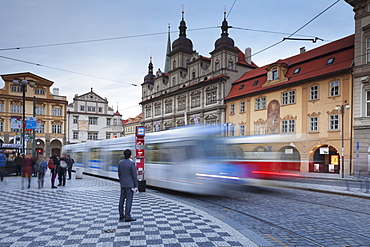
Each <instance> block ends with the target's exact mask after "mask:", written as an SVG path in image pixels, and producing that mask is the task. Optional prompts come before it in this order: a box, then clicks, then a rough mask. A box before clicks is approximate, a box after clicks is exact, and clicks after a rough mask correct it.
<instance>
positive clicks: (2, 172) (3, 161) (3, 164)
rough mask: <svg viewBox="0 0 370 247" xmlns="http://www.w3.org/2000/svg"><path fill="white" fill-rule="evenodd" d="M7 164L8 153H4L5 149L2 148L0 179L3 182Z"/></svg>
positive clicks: (0, 151)
mask: <svg viewBox="0 0 370 247" xmlns="http://www.w3.org/2000/svg"><path fill="white" fill-rule="evenodd" d="M5 165H6V155H5V154H4V152H3V150H0V181H1V182H2V181H3V180H4V173H5Z"/></svg>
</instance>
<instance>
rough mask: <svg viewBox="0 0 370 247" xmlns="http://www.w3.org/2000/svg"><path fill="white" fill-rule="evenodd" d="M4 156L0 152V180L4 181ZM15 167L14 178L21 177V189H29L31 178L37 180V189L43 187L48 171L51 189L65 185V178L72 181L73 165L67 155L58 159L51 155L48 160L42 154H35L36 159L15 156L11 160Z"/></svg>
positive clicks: (72, 161) (55, 155) (26, 156)
mask: <svg viewBox="0 0 370 247" xmlns="http://www.w3.org/2000/svg"><path fill="white" fill-rule="evenodd" d="M6 160H7V158H6V155H5V154H4V153H3V152H0V180H1V181H3V180H4V174H5V166H6ZM13 162H14V164H15V167H16V176H19V175H21V177H22V181H21V184H22V189H25V188H26V187H27V188H28V189H29V188H31V180H32V179H31V178H32V177H36V178H37V186H38V188H39V189H41V188H43V187H44V184H45V174H47V172H48V170H49V171H50V173H51V188H53V189H55V188H58V187H57V186H65V185H66V176H67V175H68V179H69V180H70V179H72V167H73V164H74V160H73V158H71V157H70V156H69V155H66V154H63V155H62V157H58V155H57V154H53V155H52V156H51V157H50V159H49V160H46V158H45V157H44V156H43V155H42V154H37V156H36V157H32V156H29V155H23V154H21V155H18V154H17V155H16V157H15V158H14V159H13ZM57 176H58V181H59V184H58V185H55V180H56V178H57Z"/></svg>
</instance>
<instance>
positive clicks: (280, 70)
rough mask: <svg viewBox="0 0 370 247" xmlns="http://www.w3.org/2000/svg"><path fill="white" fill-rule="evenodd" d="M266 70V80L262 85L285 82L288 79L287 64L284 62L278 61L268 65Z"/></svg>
mask: <svg viewBox="0 0 370 247" xmlns="http://www.w3.org/2000/svg"><path fill="white" fill-rule="evenodd" d="M266 70H267V81H266V83H265V84H264V85H263V86H262V87H265V86H270V85H273V84H277V83H281V82H285V81H287V80H288V78H286V74H287V71H288V64H286V63H279V62H277V63H273V64H271V65H270V66H268V67H267V68H266Z"/></svg>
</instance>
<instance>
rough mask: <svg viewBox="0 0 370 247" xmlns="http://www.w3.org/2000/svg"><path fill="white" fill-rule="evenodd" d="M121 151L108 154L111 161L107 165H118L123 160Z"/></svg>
mask: <svg viewBox="0 0 370 247" xmlns="http://www.w3.org/2000/svg"><path fill="white" fill-rule="evenodd" d="M122 153H123V152H122V151H121V150H115V151H112V152H110V154H109V155H108V157H111V160H109V161H108V162H109V164H110V165H113V166H114V165H118V162H119V161H120V160H121V159H123V155H122Z"/></svg>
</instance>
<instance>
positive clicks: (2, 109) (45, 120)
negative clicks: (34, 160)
mask: <svg viewBox="0 0 370 247" xmlns="http://www.w3.org/2000/svg"><path fill="white" fill-rule="evenodd" d="M1 78H2V79H3V81H4V87H3V88H2V89H0V141H1V142H2V143H13V144H14V143H16V142H18V140H15V136H20V135H21V132H22V129H18V128H11V118H12V117H19V118H20V119H22V117H23V107H25V117H26V118H28V117H33V116H34V115H35V117H36V119H37V129H36V130H35V131H34V130H31V129H30V130H27V129H26V132H25V136H26V144H25V147H26V151H25V153H26V154H29V155H32V154H34V151H35V150H37V152H39V153H43V154H44V155H45V156H46V157H50V156H51V155H52V154H53V153H56V154H58V155H60V152H61V149H62V145H63V144H65V134H66V106H67V98H66V97H65V96H60V95H59V89H57V88H54V90H53V93H51V92H50V89H51V87H52V85H53V84H54V82H52V81H50V80H48V79H45V78H42V77H40V76H38V75H35V74H32V73H29V72H26V73H16V74H8V75H2V76H1ZM24 79H25V80H27V81H28V82H29V83H28V84H27V85H26V87H25V98H24V100H25V105H23V91H22V87H21V86H20V85H15V84H14V83H13V81H14V80H18V81H22V80H24ZM30 82H32V83H34V87H31V86H30V85H31V84H30ZM33 132H35V133H33Z"/></svg>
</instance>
